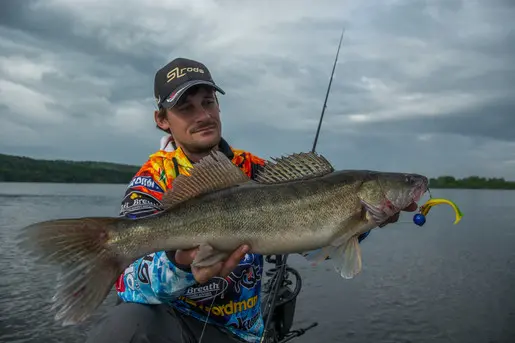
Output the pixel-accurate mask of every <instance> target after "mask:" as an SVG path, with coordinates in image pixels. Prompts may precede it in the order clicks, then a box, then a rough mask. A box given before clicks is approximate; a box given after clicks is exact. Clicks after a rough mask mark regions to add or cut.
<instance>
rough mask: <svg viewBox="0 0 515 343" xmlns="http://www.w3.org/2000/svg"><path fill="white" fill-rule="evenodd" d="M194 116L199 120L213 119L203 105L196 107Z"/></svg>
mask: <svg viewBox="0 0 515 343" xmlns="http://www.w3.org/2000/svg"><path fill="white" fill-rule="evenodd" d="M194 116H195V118H196V119H197V120H201V119H207V118H211V113H209V111H208V110H207V109H206V108H205V107H204V106H202V105H200V104H199V105H195V106H194Z"/></svg>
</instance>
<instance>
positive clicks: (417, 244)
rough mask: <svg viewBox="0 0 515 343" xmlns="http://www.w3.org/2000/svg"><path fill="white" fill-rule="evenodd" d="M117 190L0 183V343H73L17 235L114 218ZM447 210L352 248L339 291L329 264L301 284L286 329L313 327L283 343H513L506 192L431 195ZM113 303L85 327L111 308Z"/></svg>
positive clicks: (306, 268) (49, 271)
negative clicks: (354, 270)
mask: <svg viewBox="0 0 515 343" xmlns="http://www.w3.org/2000/svg"><path fill="white" fill-rule="evenodd" d="M124 188H125V186H124V185H68V184H23V183H4V184H2V183H0V342H16V343H21V342H49V343H50V342H83V341H84V337H85V333H86V332H87V330H88V328H89V327H90V326H89V325H90V323H91V321H88V322H87V323H85V324H83V325H80V326H77V327H61V326H60V325H58V324H56V323H54V322H53V317H52V316H53V313H52V312H50V311H49V307H48V301H49V299H50V298H51V297H52V295H53V286H54V285H55V280H56V279H55V277H56V275H55V270H54V269H53V268H51V267H42V266H40V265H37V266H36V265H33V264H32V263H30V262H29V260H28V259H26V258H25V257H24V252H23V251H20V250H19V249H18V248H17V247H16V246H15V245H14V244H13V241H14V237H15V235H16V233H17V231H18V230H19V229H20V227H22V226H24V225H27V224H30V223H33V222H36V221H42V220H47V219H55V218H59V217H75V216H99V215H108V216H110V215H117V214H118V210H119V206H120V201H121V198H122V195H123V192H124ZM433 196H434V197H444V198H448V199H452V200H454V201H455V202H456V203H457V204H458V205H459V206H460V207H461V209H462V210H463V212H464V218H463V220H462V221H461V223H460V224H459V225H453V224H452V223H453V221H454V213H453V212H452V210H451V209H450V207H448V206H438V207H435V208H433V209H432V210H431V213H430V214H429V215H428V222H427V223H426V225H425V226H424V227H417V226H415V225H414V224H412V223H411V216H412V215H410V214H405V215H403V216H401V219H400V221H399V223H397V224H395V225H388V226H387V227H385V228H383V229H377V230H374V231H373V232H372V233H371V234H370V236H369V237H368V238H367V239H366V240H365V241H364V242H362V245H361V246H362V252H363V271H362V273H361V274H360V275H358V276H357V277H356V278H355V279H353V280H344V279H341V278H340V277H339V276H338V275H337V274H336V273H335V272H333V269H332V265H331V262H329V261H328V262H326V263H324V264H322V265H320V266H318V267H311V266H310V265H309V264H307V263H306V262H305V261H304V260H303V259H302V258H300V257H298V256H290V259H289V261H290V264H291V265H292V266H294V267H297V268H298V270H299V271H300V273H301V275H302V277H303V290H302V293H301V294H300V295H299V299H298V302H297V313H296V320H295V326H299V325H301V326H304V325H308V324H310V323H311V322H312V321H318V322H319V326H318V327H316V328H314V329H312V330H310V331H308V332H307V333H306V334H305V335H304V336H302V337H300V338H298V339H296V340H294V341H293V342H298V343H306V342H313V341H315V340H316V341H318V342H346V343H351V342H417V343H422V342H466V343H473V342H478V343H486V342H492V343H493V342H498V343H501V342H515V192H514V191H489V190H433ZM114 299H115V298H114V296H113V295H111V296H110V297H109V298H108V299H107V300H106V301H105V303H104V305H103V306H102V307H101V308H100V309H99V310H98V311H97V313H96V314H95V316H93V318H92V320H95V319H96V318H98V316H99V314H100V313H101V312H102V311H103V310H104V309H105V308H106V306H110V305H112V304H113V303H114Z"/></svg>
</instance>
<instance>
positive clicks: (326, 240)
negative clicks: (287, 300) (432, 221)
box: [23, 152, 428, 323]
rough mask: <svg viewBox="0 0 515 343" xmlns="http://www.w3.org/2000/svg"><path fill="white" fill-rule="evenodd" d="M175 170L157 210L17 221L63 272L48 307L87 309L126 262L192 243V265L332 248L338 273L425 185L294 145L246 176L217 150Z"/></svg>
mask: <svg viewBox="0 0 515 343" xmlns="http://www.w3.org/2000/svg"><path fill="white" fill-rule="evenodd" d="M190 174H191V175H190V176H184V175H180V176H178V177H177V179H176V180H175V181H174V184H173V188H172V190H171V191H169V192H168V193H166V194H165V195H164V197H163V206H164V207H165V210H164V211H161V212H159V213H157V214H155V215H152V216H150V217H145V218H140V219H136V220H132V219H128V218H78V219H61V220H53V221H48V222H43V223H36V224H33V225H31V226H29V227H27V228H26V230H24V233H23V238H24V242H25V243H30V244H31V248H32V249H33V250H34V251H36V252H39V256H41V257H43V258H47V259H48V260H50V261H52V262H57V263H58V264H60V265H61V266H62V267H63V269H64V271H65V273H66V274H64V275H65V276H64V277H63V278H62V279H61V282H60V284H59V286H58V289H57V293H56V296H55V297H54V298H55V307H56V308H57V307H61V310H60V311H59V312H58V317H59V318H60V319H64V320H65V321H66V322H67V323H75V322H79V321H82V320H84V319H85V318H87V317H88V316H89V315H90V314H91V313H92V312H93V311H94V310H95V309H96V308H97V307H98V306H99V305H100V304H101V303H102V301H103V300H104V298H105V296H106V295H107V293H108V292H109V290H110V288H111V286H112V285H113V283H114V282H115V280H116V278H117V277H118V276H119V275H120V274H121V272H122V271H123V270H124V268H125V267H126V266H127V265H129V264H130V263H131V262H132V261H134V260H136V259H137V258H139V257H141V256H144V255H146V254H149V253H152V252H156V251H163V250H165V251H173V250H179V249H190V248H194V247H199V252H198V254H197V256H196V258H195V260H194V261H193V264H192V265H193V266H197V267H204V266H209V265H212V264H215V263H217V262H219V261H221V260H224V259H225V258H227V256H228V255H229V254H230V253H232V252H233V251H234V250H235V249H236V248H237V247H239V246H240V245H242V244H248V245H249V246H250V247H251V251H250V252H251V253H256V254H263V255H268V254H285V253H307V254H308V259H309V260H311V261H314V262H317V261H321V260H324V259H326V258H327V257H330V258H331V259H332V260H333V261H334V263H335V266H336V267H337V270H338V272H340V274H341V276H342V277H345V278H352V277H353V276H354V275H356V274H357V273H359V272H360V271H361V251H360V248H359V244H358V236H359V235H360V234H362V233H364V232H366V231H369V230H370V229H373V228H374V227H377V226H378V224H381V223H382V222H384V221H386V220H387V219H388V218H389V217H390V216H392V215H394V214H396V213H398V212H399V211H400V210H402V209H403V208H405V207H407V206H408V205H409V204H411V203H412V202H416V201H418V200H419V199H420V197H421V196H422V194H424V192H425V191H426V190H427V186H428V180H427V178H425V177H424V176H421V175H417V174H404V173H383V172H376V171H367V170H344V171H335V170H334V169H333V167H332V166H331V164H330V163H329V162H328V161H327V160H326V159H325V158H323V157H322V156H319V155H316V154H313V153H303V154H294V155H291V156H287V157H283V158H281V159H276V160H274V161H273V162H272V161H271V162H269V163H267V164H266V166H265V168H264V170H263V171H262V172H261V174H260V175H259V176H258V178H257V179H256V181H251V180H250V179H249V178H248V177H247V176H246V175H245V174H244V173H243V172H242V171H241V170H240V169H239V168H238V167H236V166H235V165H234V164H232V162H231V161H230V160H228V159H227V158H226V157H225V156H224V155H223V154H222V153H218V152H214V153H212V154H211V155H209V156H207V157H205V158H204V159H202V160H201V161H200V162H199V163H197V164H196V165H195V167H194V168H193V169H192V171H191V173H190Z"/></svg>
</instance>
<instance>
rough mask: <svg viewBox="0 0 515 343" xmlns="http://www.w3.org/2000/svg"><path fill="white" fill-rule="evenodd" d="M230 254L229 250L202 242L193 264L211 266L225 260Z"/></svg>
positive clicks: (194, 265)
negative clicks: (225, 250) (218, 248)
mask: <svg viewBox="0 0 515 343" xmlns="http://www.w3.org/2000/svg"><path fill="white" fill-rule="evenodd" d="M229 255H230V253H229V252H224V251H219V250H216V249H215V248H213V247H212V246H211V245H209V244H205V243H202V244H201V245H200V246H199V250H198V252H197V255H196V256H195V259H194V260H193V263H192V264H191V266H192V267H209V266H212V265H215V264H217V263H218V262H221V261H223V260H225V259H226V258H227V257H228V256H229Z"/></svg>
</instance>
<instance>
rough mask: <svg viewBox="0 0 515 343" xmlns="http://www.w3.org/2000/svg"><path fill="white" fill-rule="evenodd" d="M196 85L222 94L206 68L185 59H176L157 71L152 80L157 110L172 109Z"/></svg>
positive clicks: (201, 64)
mask: <svg viewBox="0 0 515 343" xmlns="http://www.w3.org/2000/svg"><path fill="white" fill-rule="evenodd" d="M196 85H209V86H211V87H213V88H214V89H216V90H217V91H219V92H220V93H222V94H225V92H224V91H223V90H222V89H221V88H220V87H218V85H216V84H215V81H213V78H212V77H211V73H210V72H209V70H208V69H207V67H206V66H205V65H204V64H203V63H200V62H197V61H194V60H190V59H187V58H182V57H180V58H176V59H174V60H173V61H171V62H170V63H168V64H167V65H165V66H164V67H163V68H161V69H159V70H158V71H157V73H156V77H155V79H154V96H155V98H156V101H157V107H158V108H172V107H173V106H174V105H175V104H176V103H177V101H178V100H179V98H180V97H181V95H183V94H184V92H186V91H187V90H188V89H189V88H191V87H193V86H196Z"/></svg>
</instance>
